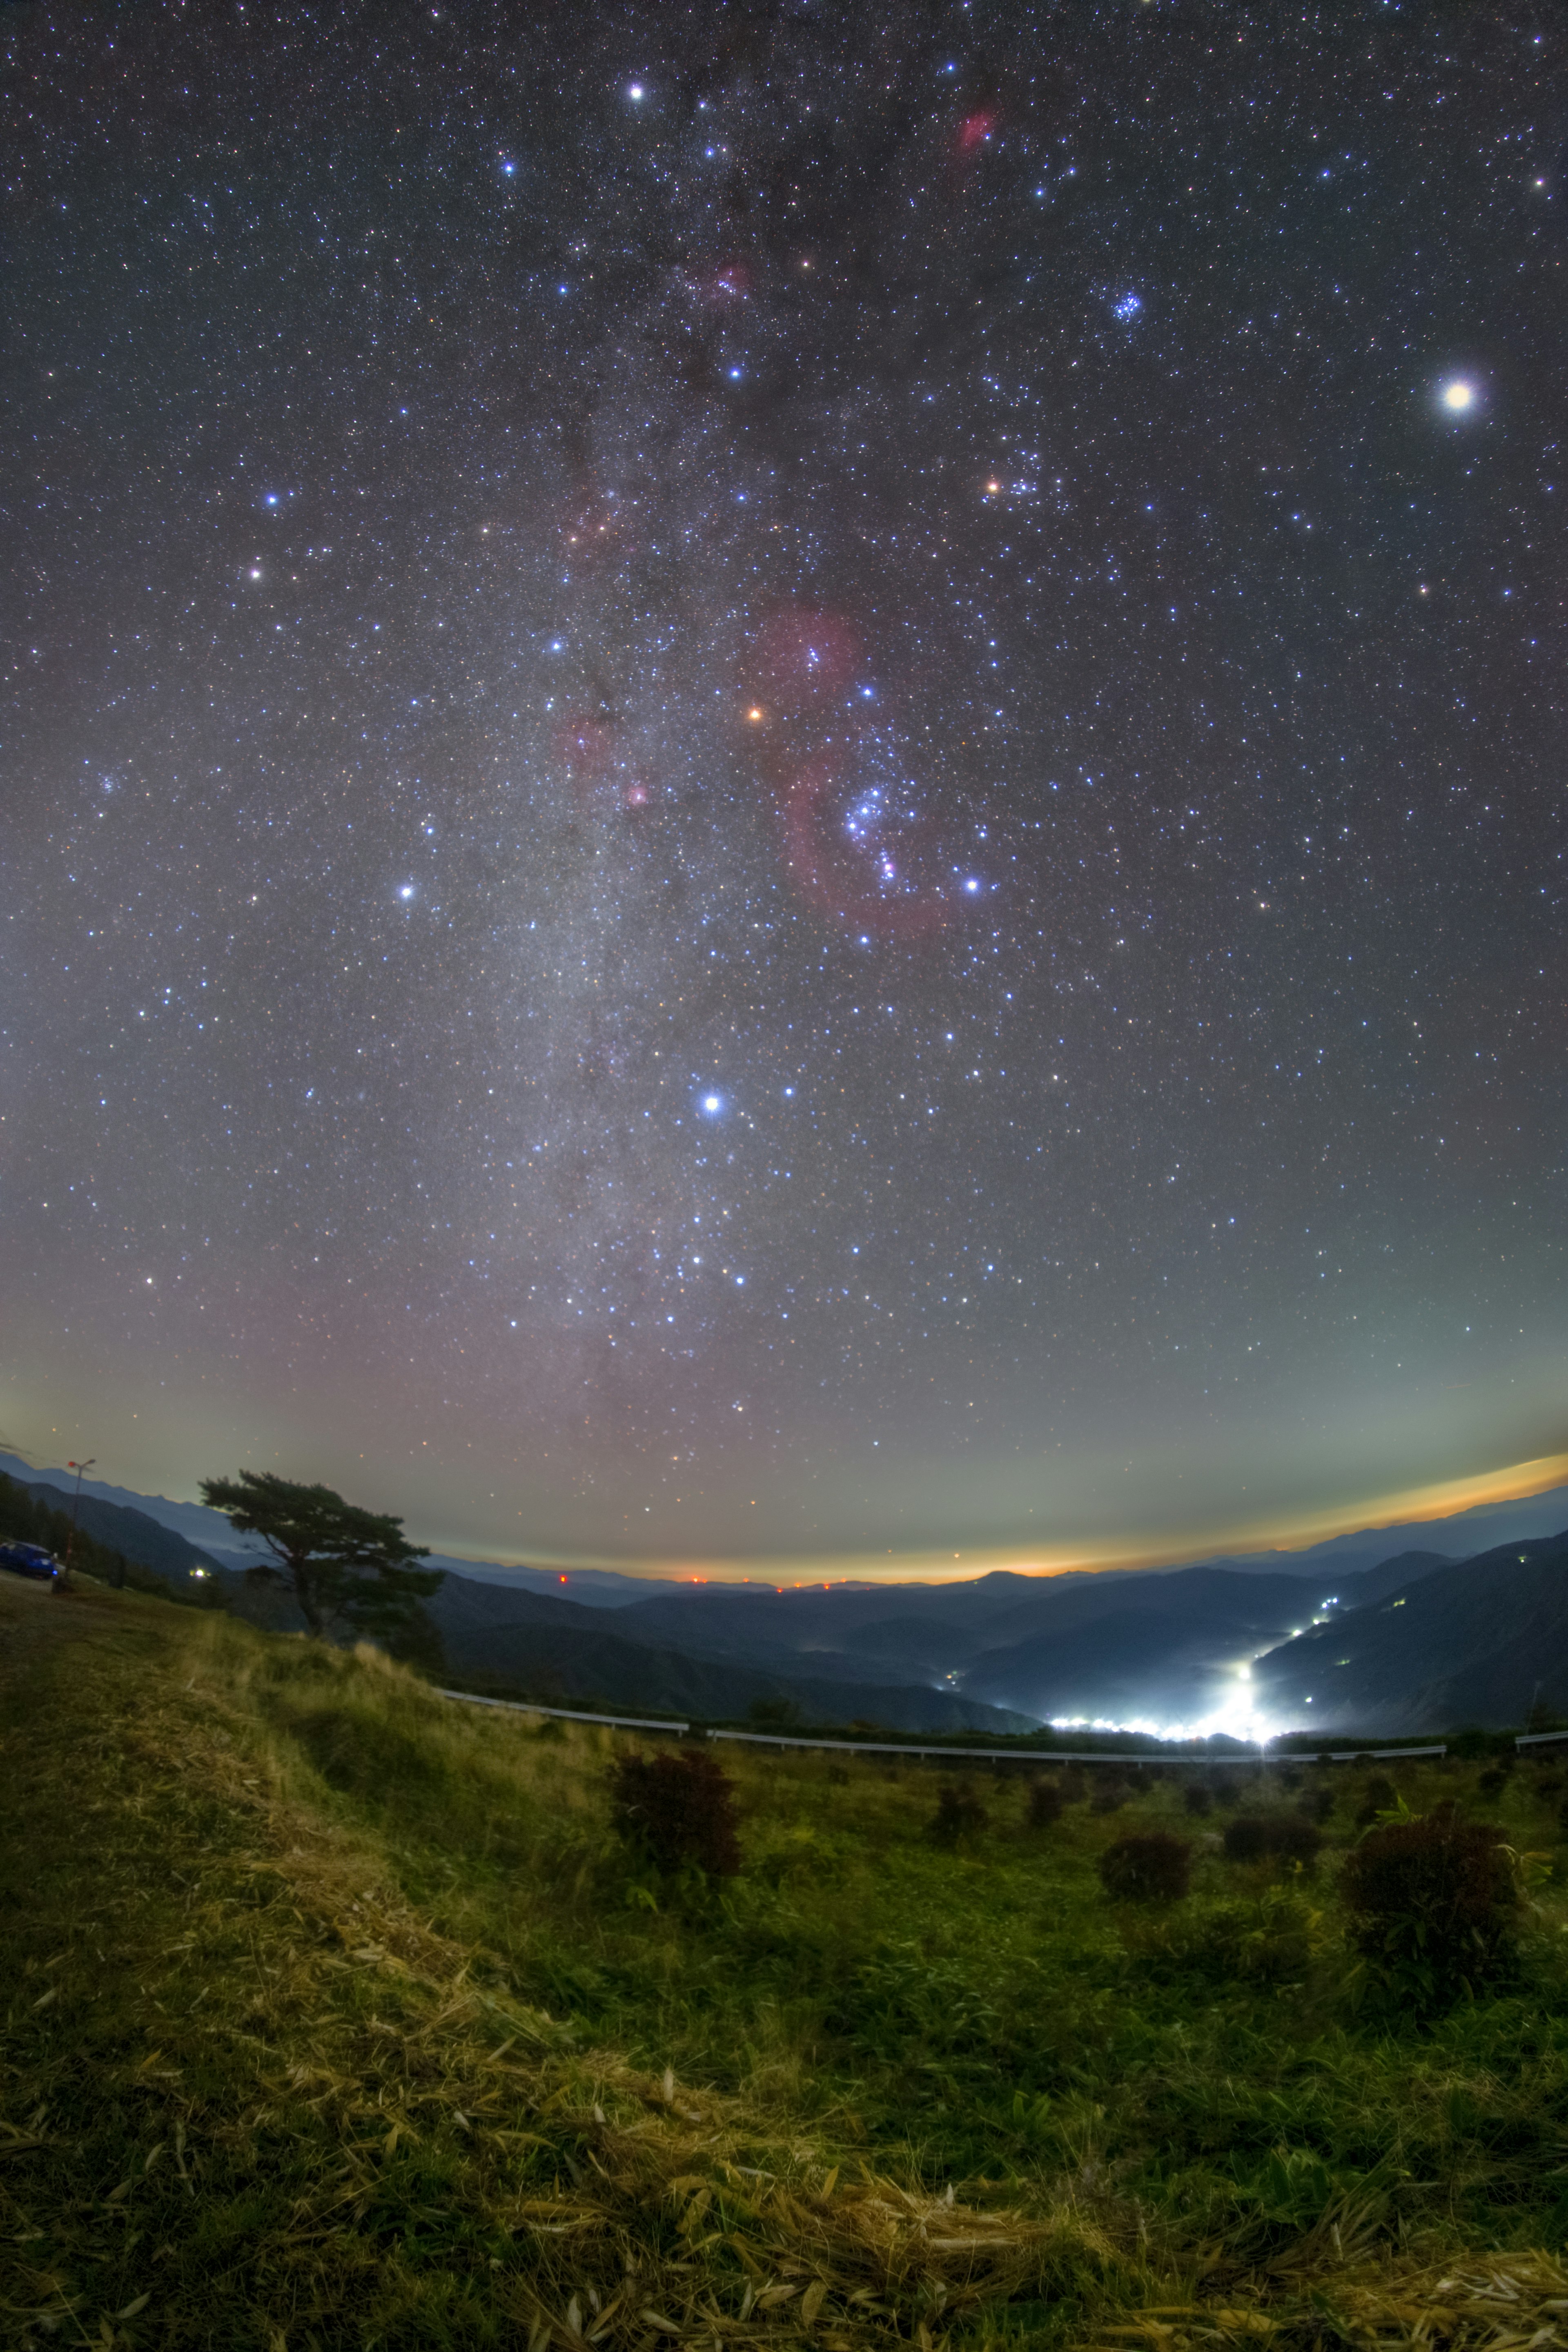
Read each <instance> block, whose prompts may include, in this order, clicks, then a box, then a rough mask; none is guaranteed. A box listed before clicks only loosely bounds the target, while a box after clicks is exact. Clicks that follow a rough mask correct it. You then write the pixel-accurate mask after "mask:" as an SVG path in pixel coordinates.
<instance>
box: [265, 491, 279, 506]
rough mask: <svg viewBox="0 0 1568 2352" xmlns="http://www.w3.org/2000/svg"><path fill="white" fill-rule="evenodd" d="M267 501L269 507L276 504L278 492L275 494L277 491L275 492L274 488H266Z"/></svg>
mask: <svg viewBox="0 0 1568 2352" xmlns="http://www.w3.org/2000/svg"><path fill="white" fill-rule="evenodd" d="M267 503H268V506H269V507H275V506H276V505H277V503H278V494H277V492H276V491H275V490H268V493H267Z"/></svg>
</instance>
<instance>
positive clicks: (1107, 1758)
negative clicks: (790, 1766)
mask: <svg viewBox="0 0 1568 2352" xmlns="http://www.w3.org/2000/svg"><path fill="white" fill-rule="evenodd" d="M436 1696H437V1698H455V1699H461V1700H462V1701H463V1702H464V1704H465V1705H466V1706H498V1707H500V1708H501V1709H502V1710H503V1711H504V1712H505V1713H507V1714H510V1715H548V1716H550V1717H553V1719H554V1720H555V1721H556V1722H558V1723H600V1724H608V1725H609V1727H611V1729H612V1730H617V1731H669V1732H674V1733H676V1734H678V1735H684V1734H685V1733H687V1732H689V1731H690V1730H691V1728H692V1726H691V1725H690V1724H689V1723H679V1722H677V1721H676V1720H675V1719H674V1717H670V1716H663V1715H589V1714H587V1713H585V1712H584V1710H583V1709H581V1708H578V1707H572V1706H535V1705H534V1703H533V1701H532V1700H531V1699H525V1698H481V1696H479V1692H478V1691H457V1690H444V1689H442V1688H440V1687H439V1685H437V1693H436ZM700 1737H701V1738H704V1739H731V1740H734V1741H736V1742H737V1743H738V1744H739V1745H740V1746H742V1747H745V1748H812V1749H815V1750H817V1751H819V1752H823V1751H831V1752H832V1753H833V1754H835V1755H841V1756H912V1757H915V1758H917V1759H924V1758H926V1757H928V1756H939V1757H941V1756H953V1757H960V1758H963V1759H964V1760H965V1761H967V1762H980V1763H987V1764H1142V1765H1150V1764H1164V1765H1170V1764H1190V1765H1192V1766H1194V1768H1198V1767H1201V1768H1203V1769H1227V1768H1234V1767H1236V1766H1237V1765H1241V1764H1250V1763H1252V1762H1253V1761H1254V1760H1255V1759H1253V1758H1252V1757H1251V1756H1247V1755H1237V1756H1161V1755H1158V1754H1156V1755H1150V1754H1149V1753H1148V1752H1147V1750H1145V1749H1133V1748H1128V1749H1121V1748H945V1747H930V1746H926V1747H922V1746H921V1745H919V1744H917V1743H916V1742H914V1741H911V1740H907V1739H809V1738H802V1737H801V1736H800V1734H799V1733H796V1732H786V1731H708V1730H703V1731H702V1732H701V1733H700ZM1542 1739H1568V1731H1544V1732H1531V1733H1528V1734H1526V1735H1525V1737H1524V1738H1521V1740H1520V1741H1519V1743H1518V1744H1519V1745H1520V1746H1521V1748H1522V1747H1526V1746H1529V1745H1531V1744H1532V1743H1533V1742H1536V1741H1539V1740H1542ZM1447 1752H1448V1748H1447V1741H1446V1740H1443V1741H1439V1742H1438V1743H1437V1744H1436V1745H1435V1746H1432V1747H1426V1748H1328V1749H1324V1750H1323V1751H1322V1752H1321V1753H1315V1752H1309V1751H1308V1750H1306V1749H1304V1748H1287V1749H1283V1750H1281V1752H1280V1753H1279V1755H1278V1756H1269V1755H1268V1754H1266V1753H1265V1752H1264V1751H1263V1750H1261V1749H1259V1751H1258V1756H1257V1759H1256V1761H1257V1762H1258V1763H1259V1764H1359V1763H1362V1762H1363V1761H1365V1760H1368V1759H1370V1760H1371V1761H1372V1762H1373V1763H1377V1762H1381V1761H1382V1759H1384V1757H1385V1756H1386V1757H1390V1758H1396V1757H1404V1756H1447Z"/></svg>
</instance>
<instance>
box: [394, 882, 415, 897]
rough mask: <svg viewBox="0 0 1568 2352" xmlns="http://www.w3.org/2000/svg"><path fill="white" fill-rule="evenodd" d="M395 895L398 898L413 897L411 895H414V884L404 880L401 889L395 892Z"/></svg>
mask: <svg viewBox="0 0 1568 2352" xmlns="http://www.w3.org/2000/svg"><path fill="white" fill-rule="evenodd" d="M397 895H398V897H399V898H413V896H414V885H413V883H412V882H405V884H404V886H403V887H402V889H401V890H400V891H399V892H398V894H397Z"/></svg>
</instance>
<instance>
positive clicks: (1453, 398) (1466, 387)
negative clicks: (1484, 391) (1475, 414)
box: [1443, 377, 1476, 413]
mask: <svg viewBox="0 0 1568 2352" xmlns="http://www.w3.org/2000/svg"><path fill="white" fill-rule="evenodd" d="M1475 404H1476V388H1475V385H1474V384H1473V383H1466V382H1465V381H1464V379H1463V377H1458V378H1456V380H1455V382H1454V383H1446V384H1445V385H1444V386H1443V405H1444V407H1445V408H1451V409H1453V410H1455V411H1456V413H1462V412H1463V411H1464V410H1465V409H1467V408H1473V407H1474V406H1475Z"/></svg>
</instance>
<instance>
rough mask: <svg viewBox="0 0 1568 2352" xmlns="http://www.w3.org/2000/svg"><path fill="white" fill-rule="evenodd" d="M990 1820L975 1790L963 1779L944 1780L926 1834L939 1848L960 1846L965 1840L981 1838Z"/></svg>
mask: <svg viewBox="0 0 1568 2352" xmlns="http://www.w3.org/2000/svg"><path fill="white" fill-rule="evenodd" d="M990 1819H991V1816H990V1814H989V1813H988V1812H987V1811H986V1810H985V1808H984V1805H983V1804H982V1803H981V1801H980V1800H979V1798H978V1797H977V1796H976V1795H975V1793H974V1791H973V1789H966V1788H965V1787H964V1786H963V1782H962V1781H959V1780H944V1781H943V1782H942V1789H941V1790H940V1792H939V1794H938V1796H937V1801H936V1811H935V1813H934V1814H933V1815H932V1817H931V1822H929V1824H928V1825H927V1829H926V1835H927V1836H928V1837H929V1838H930V1839H931V1842H932V1843H933V1844H935V1845H957V1844H958V1843H959V1842H960V1840H961V1839H963V1838H972V1837H978V1836H980V1834H981V1833H982V1832H983V1831H984V1829H985V1828H986V1827H987V1825H988V1824H989V1822H990Z"/></svg>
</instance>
